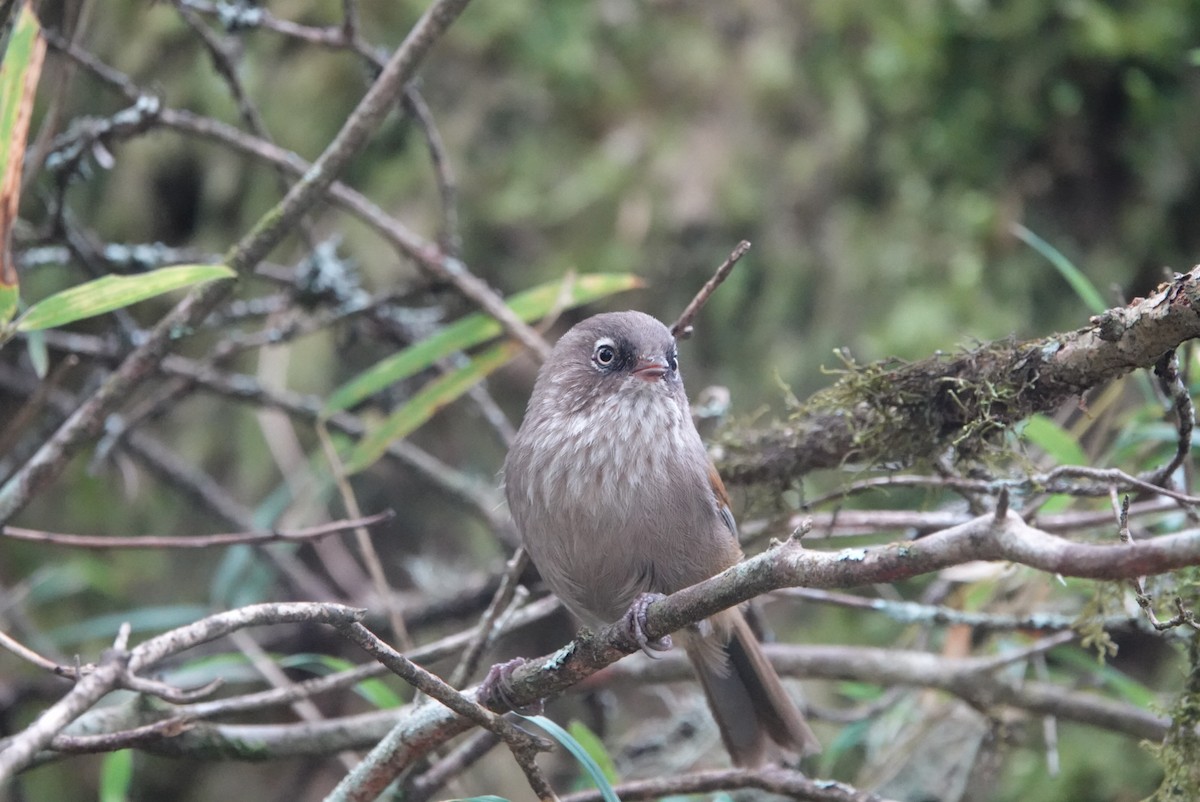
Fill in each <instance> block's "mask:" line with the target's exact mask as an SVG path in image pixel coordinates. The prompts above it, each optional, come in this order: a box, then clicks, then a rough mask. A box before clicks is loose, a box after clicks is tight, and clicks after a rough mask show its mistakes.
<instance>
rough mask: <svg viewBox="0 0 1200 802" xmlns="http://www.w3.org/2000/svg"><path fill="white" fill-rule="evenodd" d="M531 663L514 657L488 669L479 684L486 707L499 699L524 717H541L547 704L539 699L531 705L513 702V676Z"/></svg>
mask: <svg viewBox="0 0 1200 802" xmlns="http://www.w3.org/2000/svg"><path fill="white" fill-rule="evenodd" d="M528 662H529V661H528V660H526V659H525V658H524V657H514V658H513V659H512V660H509V661H507V662H504V663H496V664H495V665H494V666H492V667H491V668H489V669H488V673H487V676H485V677H484V678H483V682H481V683H479V693H478V694H477V696H476V698H478V699H479V700H480V701H481V702H483V703H484V704H485V705H486V704H487V702H488V700H489V699H498V700H499V701H501V702H503V703H504V705H505V706H506V707H507V708H508V709H509V710H512V711H514V712H517V713H520V714H521V715H523V716H539V715H541V714H542V712H543V711H544V710H545V702H544V700H542V699H538V700H537V701H535V702H531V703H530V704H526V705H520V704H517V703H516V702H515V701H513V688H512V675H513V672H514V671H516V670H517V669H518V668H520V667H521V666H523V665H525V664H526V663H528Z"/></svg>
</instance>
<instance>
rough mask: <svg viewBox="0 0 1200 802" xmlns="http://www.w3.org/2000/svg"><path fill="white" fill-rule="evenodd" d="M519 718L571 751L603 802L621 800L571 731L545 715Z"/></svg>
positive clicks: (618, 801)
mask: <svg viewBox="0 0 1200 802" xmlns="http://www.w3.org/2000/svg"><path fill="white" fill-rule="evenodd" d="M521 718H523V719H525V720H526V721H530V722H533V723H534V724H536V725H538V726H539V727H541V728H542V729H543V730H545V731H546V732H547V733H549V734H550V737H552V738H553V739H554V740H556V741H558V742H559V743H560V744H562V746H563V748H564V749H566V750H567V751H568V752H570V753H571V757H573V758H575V760H576V761H577V762H578V763H579V765H580V766H581V767H582V768H583V770H584V772H585V773H587V775H588V777H590V778H591V779H592V782H593V783H595V784H596V789H597V790H598V791H600V796H601V797H602V798H603V799H604V802H621V800H620V798H619V797H618V796H617V792H616V791H614V790H613V787H612V783H610V782H609V781H608V778H607V777H605V776H604V770H603V769H601V768H600V765H599V764H598V763H597V762H596V761H595V760H594V759H592V756H591V755H590V754H588V750H587V749H585V748H584V747H583V744H581V743H579V741H577V740H575V738H574V737H572V735H571V733H569V732H567V731H566V730H564V729H563V728H562V727H560V726H558V725H557V724H555V723H554V722H553V721H551V720H550V719H548V718H546V717H545V716H521Z"/></svg>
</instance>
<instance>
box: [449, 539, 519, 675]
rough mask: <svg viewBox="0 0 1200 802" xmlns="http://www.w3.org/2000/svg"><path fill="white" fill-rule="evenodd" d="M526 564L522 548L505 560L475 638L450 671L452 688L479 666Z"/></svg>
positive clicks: (513, 594)
mask: <svg viewBox="0 0 1200 802" xmlns="http://www.w3.org/2000/svg"><path fill="white" fill-rule="evenodd" d="M528 565H529V554H528V552H526V551H525V549H523V548H520V549H517V551H516V553H515V554H513V556H512V559H510V560H509V561H508V565H507V566H505V570H504V576H503V577H502V578H501V580H500V587H499V588H497V589H496V595H495V596H493V597H492V602H491V604H489V605H488V608H487V610H486V611H485V612H484V614H483V617H482V618H481V619H480V620H479V627H478V629H477V630H476V635H475V638H474V639H473V640H472V641H471V644H470V645H469V646H468V647H467V649H466V651H464V652H463V655H462V657H461V658H460V659H459V661H458V665H456V666H455V667H454V671H453V672H451V674H450V686H451V687H453V688H461V687H462V686H463V684H464V683H466V681H467V679H468V678H469V677H470V676H471V675H472V674H474V673H475V669H476V668H478V667H479V660H480V658H481V657H482V656H483V654H484V651H485V650H486V649H487V647H488V646H490V645H491V644H492V642H493V641H494V640H495V637H496V632H497V631H498V630H499V626H498V625H499V623H500V621H501V619H502V618H503V616H504V613H505V612H506V611H507V610H508V609H509V607H510V604H511V602H512V601H513V597H514V596H515V594H516V591H517V588H518V586H519V584H520V581H521V574H523V573H524V572H525V568H526V567H527V566H528Z"/></svg>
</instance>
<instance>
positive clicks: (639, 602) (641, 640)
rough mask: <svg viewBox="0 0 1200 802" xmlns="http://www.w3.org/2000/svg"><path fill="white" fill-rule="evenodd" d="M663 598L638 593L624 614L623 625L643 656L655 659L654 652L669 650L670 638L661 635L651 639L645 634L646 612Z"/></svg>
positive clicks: (655, 594)
mask: <svg viewBox="0 0 1200 802" xmlns="http://www.w3.org/2000/svg"><path fill="white" fill-rule="evenodd" d="M665 598H667V597H666V596H664V595H662V594H661V593H640V594H638V597H637V598H636V599H634V600H633V604H631V605H629V611H628V612H627V613H625V625H626V626H627V627H629V634H630V635H632V636H633V639H634V640H635V641H637V644H638V646H640V647H641V649H642V653H643V654H645V655H646V656H647V657H653V658H655V659H657V658H658V655H656V654H655V652H666V651H670V650H671V636H670V635H663V636H662V637H661V638H651V637H650V636H649V635H647V634H646V610H647V609H648V608H649V607H650V605H651V604H653V603H654V602H656V601H659V600H661V599H665Z"/></svg>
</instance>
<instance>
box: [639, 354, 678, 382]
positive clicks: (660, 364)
mask: <svg viewBox="0 0 1200 802" xmlns="http://www.w3.org/2000/svg"><path fill="white" fill-rule="evenodd" d="M669 371H670V369H669V368H668V367H667V362H666V360H664V359H658V358H655V357H648V356H639V357H638V361H637V365H635V366H634V368H633V375H634V376H637V377H638V378H639V379H641V380H642V381H647V382H653V381H658V380H659V379H661V378H662V377H663V376H666V375H667V373H668V372H669Z"/></svg>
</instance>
